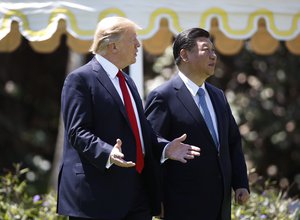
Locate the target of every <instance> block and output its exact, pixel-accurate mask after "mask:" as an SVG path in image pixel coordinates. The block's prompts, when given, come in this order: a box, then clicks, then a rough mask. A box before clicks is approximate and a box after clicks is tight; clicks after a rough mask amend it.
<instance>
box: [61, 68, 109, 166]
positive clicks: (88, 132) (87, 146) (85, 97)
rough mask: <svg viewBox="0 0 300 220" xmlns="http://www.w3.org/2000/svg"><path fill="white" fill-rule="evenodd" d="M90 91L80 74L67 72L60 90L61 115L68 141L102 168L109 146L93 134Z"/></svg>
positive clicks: (107, 155) (104, 164) (105, 161)
mask: <svg viewBox="0 0 300 220" xmlns="http://www.w3.org/2000/svg"><path fill="white" fill-rule="evenodd" d="M92 107H93V106H92V101H91V93H90V90H89V87H88V85H87V83H86V81H85V80H84V79H83V78H82V77H81V76H80V75H79V74H70V75H69V76H68V77H67V79H66V80H65V83H64V86H63V90H62V114H63V119H64V124H65V132H67V135H66V136H67V138H68V140H66V141H69V143H70V144H71V145H72V147H74V148H75V149H76V150H77V151H78V153H79V155H81V156H83V157H84V158H85V159H86V160H87V161H89V162H90V163H91V164H92V165H94V166H95V167H97V168H98V169H100V170H102V171H104V170H105V166H106V163H107V160H108V158H109V154H110V152H111V150H112V148H113V146H112V145H110V144H108V143H106V142H104V141H102V140H101V139H100V138H99V137H97V136H95V135H94V134H93V113H92V112H93V111H92Z"/></svg>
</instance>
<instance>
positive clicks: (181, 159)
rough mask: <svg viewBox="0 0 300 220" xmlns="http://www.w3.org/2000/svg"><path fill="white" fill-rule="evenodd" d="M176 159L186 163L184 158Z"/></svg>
mask: <svg viewBox="0 0 300 220" xmlns="http://www.w3.org/2000/svg"><path fill="white" fill-rule="evenodd" d="M178 161H180V162H181V163H186V162H187V160H185V159H184V158H179V159H178Z"/></svg>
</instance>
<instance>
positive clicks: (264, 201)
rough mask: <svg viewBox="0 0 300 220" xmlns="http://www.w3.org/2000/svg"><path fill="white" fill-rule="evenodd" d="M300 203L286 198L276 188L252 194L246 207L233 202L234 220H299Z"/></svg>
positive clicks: (232, 215)
mask: <svg viewBox="0 0 300 220" xmlns="http://www.w3.org/2000/svg"><path fill="white" fill-rule="evenodd" d="M299 209H300V201H299V200H292V199H290V198H285V197H284V194H283V193H281V192H279V191H278V190H277V189H275V188H270V189H266V190H264V192H263V193H258V192H252V193H251V196H250V199H249V200H248V202H247V204H246V205H238V204H236V203H235V202H234V201H233V202H232V213H231V217H232V220H260V219H265V220H288V219H291V220H299V219H300V210H299Z"/></svg>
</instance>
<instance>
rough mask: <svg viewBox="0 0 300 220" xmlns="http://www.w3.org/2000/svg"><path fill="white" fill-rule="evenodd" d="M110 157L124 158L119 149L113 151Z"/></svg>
mask: <svg viewBox="0 0 300 220" xmlns="http://www.w3.org/2000/svg"><path fill="white" fill-rule="evenodd" d="M112 157H113V158H124V154H123V153H122V152H120V151H115V152H114V153H113V154H112Z"/></svg>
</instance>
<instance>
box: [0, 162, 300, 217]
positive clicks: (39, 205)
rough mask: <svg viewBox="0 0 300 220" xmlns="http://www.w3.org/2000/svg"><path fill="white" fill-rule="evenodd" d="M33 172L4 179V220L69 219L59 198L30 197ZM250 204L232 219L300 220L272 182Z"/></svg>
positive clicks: (0, 205)
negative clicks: (28, 177)
mask: <svg viewBox="0 0 300 220" xmlns="http://www.w3.org/2000/svg"><path fill="white" fill-rule="evenodd" d="M28 171H29V170H28V169H27V168H25V169H21V167H20V165H15V171H14V172H8V173H7V174H5V175H4V176H0V219H1V220H46V219H47V220H66V218H65V217H62V216H58V215H57V214H56V195H55V193H54V192H49V193H47V194H44V195H34V196H30V195H28V193H27V190H26V189H27V183H26V180H24V179H23V176H24V174H26V173H27V172H28ZM251 191H252V192H251V195H250V199H249V201H248V202H247V204H246V205H242V206H241V205H238V204H236V203H235V202H234V201H233V202H232V216H231V217H232V220H261V219H264V220H300V201H299V199H294V200H292V199H291V198H288V197H287V195H286V193H283V192H282V191H280V190H278V188H276V187H273V185H271V184H270V183H269V182H268V181H266V182H263V183H261V184H253V185H251Z"/></svg>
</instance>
